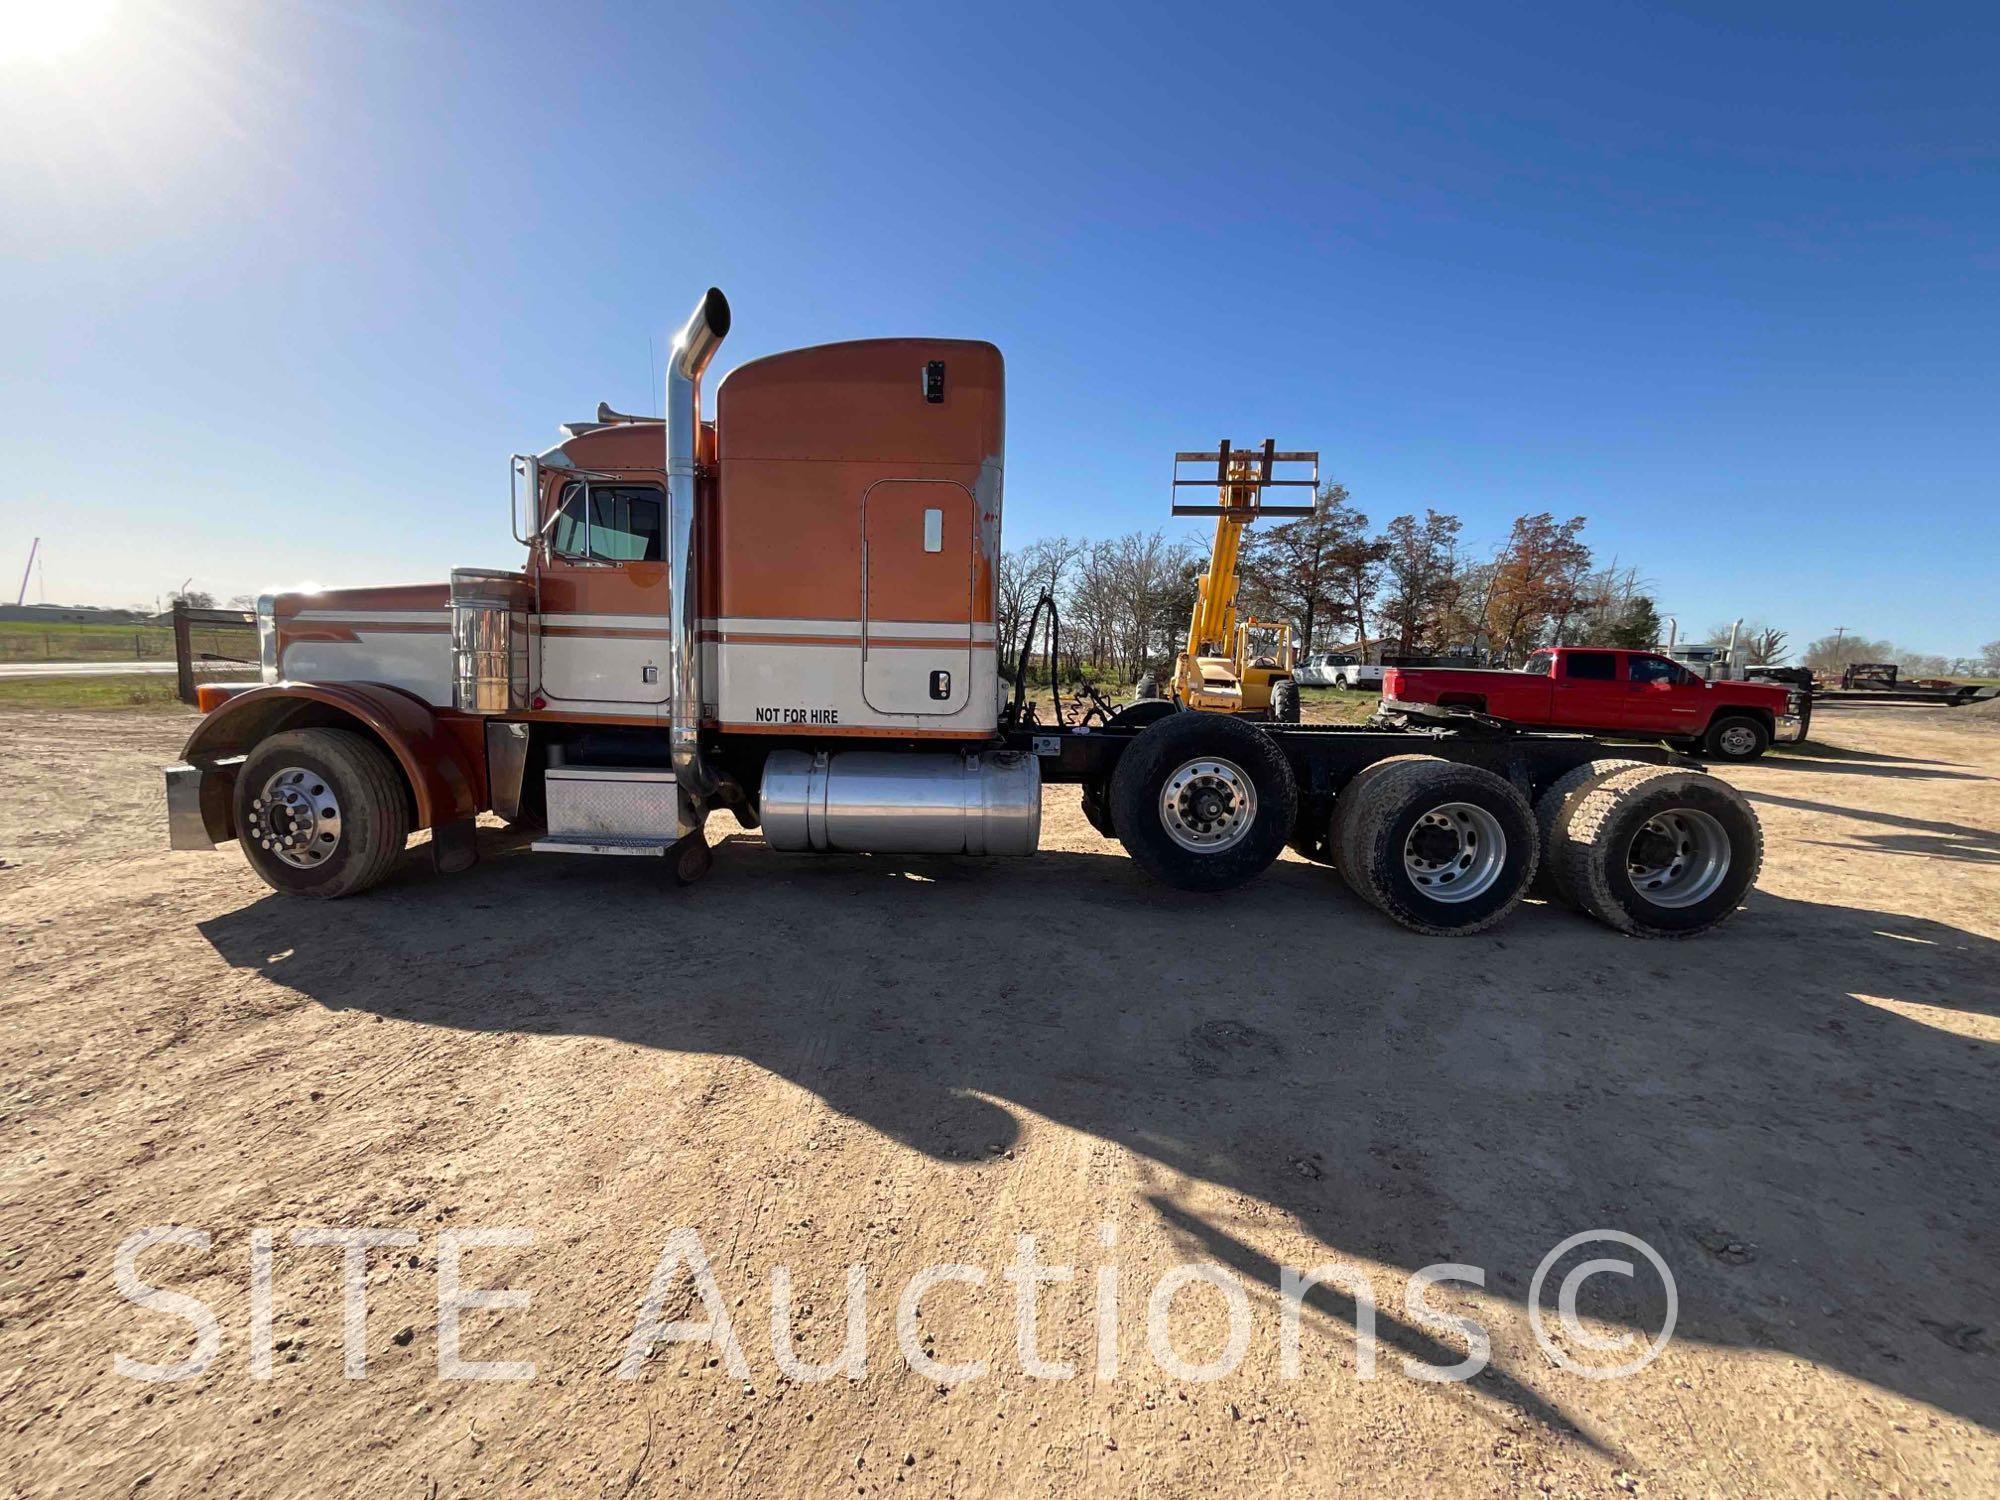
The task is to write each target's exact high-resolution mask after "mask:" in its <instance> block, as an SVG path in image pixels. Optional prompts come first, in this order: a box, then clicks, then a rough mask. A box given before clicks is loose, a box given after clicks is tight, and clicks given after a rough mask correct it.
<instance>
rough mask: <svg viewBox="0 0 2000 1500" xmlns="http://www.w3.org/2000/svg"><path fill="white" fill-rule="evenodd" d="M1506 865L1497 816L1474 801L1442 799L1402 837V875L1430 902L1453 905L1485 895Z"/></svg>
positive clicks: (1505, 848) (1502, 834)
mask: <svg viewBox="0 0 2000 1500" xmlns="http://www.w3.org/2000/svg"><path fill="white" fill-rule="evenodd" d="M1506 864H1507V835H1506V834H1505V833H1504V832H1502V831H1501V828H1500V820H1499V819H1498V818H1496V817H1494V816H1493V814H1492V813H1490V812H1488V811H1487V810H1486V809H1485V808H1483V807H1480V806H1479V805H1478V804H1477V803H1472V802H1444V803H1440V804H1439V805H1438V806H1436V807H1433V808H1432V809H1431V810H1430V811H1428V812H1426V813H1425V814H1424V815H1423V816H1422V817H1420V818H1418V819H1417V821H1416V822H1415V823H1414V824H1412V825H1411V827H1410V832H1409V835H1408V837H1406V838H1405V839H1404V840H1403V873H1404V874H1406V875H1408V876H1409V877H1410V883H1411V884H1412V885H1414V886H1416V888H1417V889H1418V890H1420V891H1422V892H1423V893H1424V894H1425V895H1426V896H1428V897H1430V898H1431V900H1433V901H1443V902H1446V903H1448V904H1451V905H1456V904H1457V903H1458V902H1461V901H1471V900H1474V899H1475V898H1477V897H1479V896H1483V895H1485V894H1486V893H1487V892H1488V891H1490V890H1492V889H1493V885H1494V882H1495V881H1497V880H1499V878H1500V872H1501V870H1502V869H1504V868H1505V866H1506Z"/></svg>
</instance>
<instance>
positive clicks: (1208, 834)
mask: <svg viewBox="0 0 2000 1500" xmlns="http://www.w3.org/2000/svg"><path fill="white" fill-rule="evenodd" d="M1256 821H1257V787H1256V784H1255V783H1254V782H1252V781H1251V780H1250V777H1249V775H1248V774H1247V773H1245V771H1244V769H1243V768H1242V767H1241V766H1239V765H1237V764H1236V762H1235V761H1232V760H1223V759H1221V758H1220V757H1217V756H1212V755H1205V756H1202V757H1201V758H1200V759H1198V760H1191V761H1187V762H1185V763H1184V764H1183V765H1181V766H1180V767H1179V768H1178V769H1176V770H1175V771H1174V773H1173V774H1172V775H1170V776H1169V777H1167V779H1166V782H1165V784H1164V785H1162V786H1161V788H1160V826H1161V827H1163V828H1165V829H1166V831H1167V837H1169V838H1170V839H1172V840H1173V841H1174V842H1175V843H1176V844H1179V845H1180V846H1181V848H1183V849H1186V850H1189V851H1191V852H1193V853H1195V854H1220V853H1221V852H1222V851H1223V850H1225V849H1230V848H1233V847H1235V846H1236V845H1237V844H1239V843H1241V842H1242V841H1243V840H1244V839H1246V838H1248V837H1249V836H1250V828H1251V825H1252V824H1253V823H1255V822H1256Z"/></svg>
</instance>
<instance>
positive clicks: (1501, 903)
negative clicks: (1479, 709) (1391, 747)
mask: <svg viewBox="0 0 2000 1500" xmlns="http://www.w3.org/2000/svg"><path fill="white" fill-rule="evenodd" d="M1333 852H1334V863H1335V864H1336V866H1337V867H1338V868H1339V870H1340V874H1341V877H1342V879H1344V880H1346V882H1347V884H1348V886H1349V887H1350V888H1351V889H1352V890H1353V891H1354V893H1355V894H1356V895H1358V896H1360V897H1362V898H1363V899H1364V900H1366V901H1368V902H1369V903H1370V904H1371V905H1373V906H1375V907H1376V908H1377V909H1379V910H1380V911H1381V912H1382V913H1383V914H1384V915H1386V916H1388V917H1389V918H1391V919H1392V920H1394V921H1396V922H1399V923H1401V924H1402V925H1403V926H1405V927H1407V928H1409V929H1410V930H1411V931H1413V932H1421V933H1426V934H1429V935H1432V936H1444V935H1454V936H1455V935H1458V934H1461V933H1470V932H1479V931H1481V930H1482V929H1484V928H1487V927H1491V926H1492V925H1493V924H1494V923H1495V922H1497V921H1499V920H1500V919H1501V918H1502V917H1504V916H1506V915H1507V913H1508V912H1510V911H1512V910H1513V909H1514V908H1515V907H1516V906H1517V905H1519V904H1520V900H1521V897H1522V896H1523V895H1524V894H1526V892H1527V889H1528V882H1529V881H1530V880H1531V879H1533V878H1534V873H1535V863H1536V856H1537V843H1536V836H1535V815H1534V812H1533V810H1532V809H1531V808H1530V807H1529V806H1528V799H1527V798H1525V797H1523V796H1522V795H1521V794H1520V793H1519V792H1518V791H1516V790H1515V789H1514V786H1513V784H1512V783H1511V782H1508V781H1506V780H1504V779H1503V778H1501V777H1499V776H1495V775H1494V774H1493V773H1492V772H1491V771H1488V770H1484V769H1482V768H1481V767H1478V766H1462V765H1457V764H1454V763H1453V762H1451V761H1448V760H1441V759H1439V758H1437V757H1436V756H1430V755H1397V756H1391V757H1390V758H1389V759H1388V760H1380V761H1377V762H1375V763H1374V764H1373V765H1371V766H1367V767H1365V768H1364V769H1362V770H1361V771H1359V772H1357V773H1356V775H1355V776H1354V779H1353V780H1351V781H1350V782H1348V784H1347V785H1346V786H1345V787H1344V788H1342V789H1341V792H1340V795H1339V796H1338V797H1336V798H1335V799H1334V804H1333Z"/></svg>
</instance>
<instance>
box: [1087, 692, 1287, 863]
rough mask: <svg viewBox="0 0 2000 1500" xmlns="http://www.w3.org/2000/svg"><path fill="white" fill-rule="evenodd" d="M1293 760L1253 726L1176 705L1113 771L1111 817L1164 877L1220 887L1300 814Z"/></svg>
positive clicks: (1277, 843) (1278, 843) (1274, 852)
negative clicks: (1184, 710)
mask: <svg viewBox="0 0 2000 1500" xmlns="http://www.w3.org/2000/svg"><path fill="white" fill-rule="evenodd" d="M1298 800H1299V789H1298V783H1297V781H1296V780H1295V779H1294V778H1293V776H1292V767H1291V762H1289V761H1287V760H1286V759H1285V756H1284V752H1283V751H1281V750H1280V749H1279V748H1278V746H1277V744H1276V742H1275V741H1273V740H1272V739H1271V737H1270V736H1269V735H1267V734H1265V733H1264V732H1263V731H1262V730H1260V729H1255V728H1253V727H1251V726H1250V725H1249V724H1246V723H1243V722H1242V721H1240V720H1237V719H1233V718H1228V717H1225V716H1223V715H1221V714H1198V713H1181V714H1173V715H1171V716H1170V717H1168V718H1165V719H1162V720H1161V721H1160V722H1159V723H1157V724H1155V725H1153V726H1152V727H1151V728H1149V729H1146V730H1143V731H1141V733H1140V734H1139V736H1138V737H1137V738H1136V739H1134V740H1133V741H1132V744H1131V747H1130V748H1129V749H1127V750H1126V752H1125V753H1124V755H1122V756H1121V757H1119V761H1118V769H1117V770H1116V771H1114V772H1113V773H1112V777H1111V799H1110V806H1111V824H1112V827H1113V828H1115V829H1116V830H1117V835H1118V839H1119V842H1121V843H1122V844H1124V846H1125V852H1126V853H1128V854H1130V855H1131V856H1132V858H1133V859H1135V860H1137V861H1138V862H1139V865H1140V868H1142V869H1143V870H1145V871H1146V873H1147V874H1149V875H1151V876H1152V877H1153V878H1154V879H1155V880H1158V881H1160V882H1161V883H1162V884H1165V885H1170V886H1173V887H1174V888H1175V889H1177V890H1183V891H1224V890H1228V889H1229V888H1230V887H1231V886H1237V885H1241V884H1242V883H1243V882H1244V881H1246V880H1248V879H1250V878H1251V877H1252V876H1254V875H1257V874H1258V873H1260V872H1261V871H1262V870H1263V869H1264V868H1265V867H1266V866H1268V865H1269V864H1270V863H1271V862H1272V861H1273V860H1275V859H1276V858H1277V857H1278V852H1279V850H1281V849H1282V848H1284V845H1285V838H1286V836H1287V835H1288V834H1290V833H1291V831H1292V825H1293V823H1294V822H1295V821H1296V818H1297V814H1298Z"/></svg>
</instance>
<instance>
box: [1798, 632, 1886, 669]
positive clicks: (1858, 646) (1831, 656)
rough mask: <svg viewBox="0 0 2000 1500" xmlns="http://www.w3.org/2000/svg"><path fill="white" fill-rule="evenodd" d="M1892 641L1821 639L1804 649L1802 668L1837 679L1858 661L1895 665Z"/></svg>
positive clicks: (1860, 637) (1845, 636) (1849, 637)
mask: <svg viewBox="0 0 2000 1500" xmlns="http://www.w3.org/2000/svg"><path fill="white" fill-rule="evenodd" d="M1895 657H1896V645H1895V642H1893V641H1871V640H1869V639H1868V637H1867V636H1865V635H1849V634H1845V633H1841V634H1835V635H1823V636H1821V637H1820V638H1819V639H1818V640H1816V641H1814V642H1813V643H1812V644H1811V645H1809V646H1807V647H1806V659H1805V665H1806V666H1808V667H1810V668H1811V669H1812V670H1813V671H1814V672H1817V673H1818V674H1819V675H1820V676H1822V677H1837V676H1839V675H1840V673H1841V672H1843V671H1844V670H1846V669H1847V668H1848V667H1850V666H1852V665H1853V664H1854V663H1856V662H1861V661H1894V660H1895Z"/></svg>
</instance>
